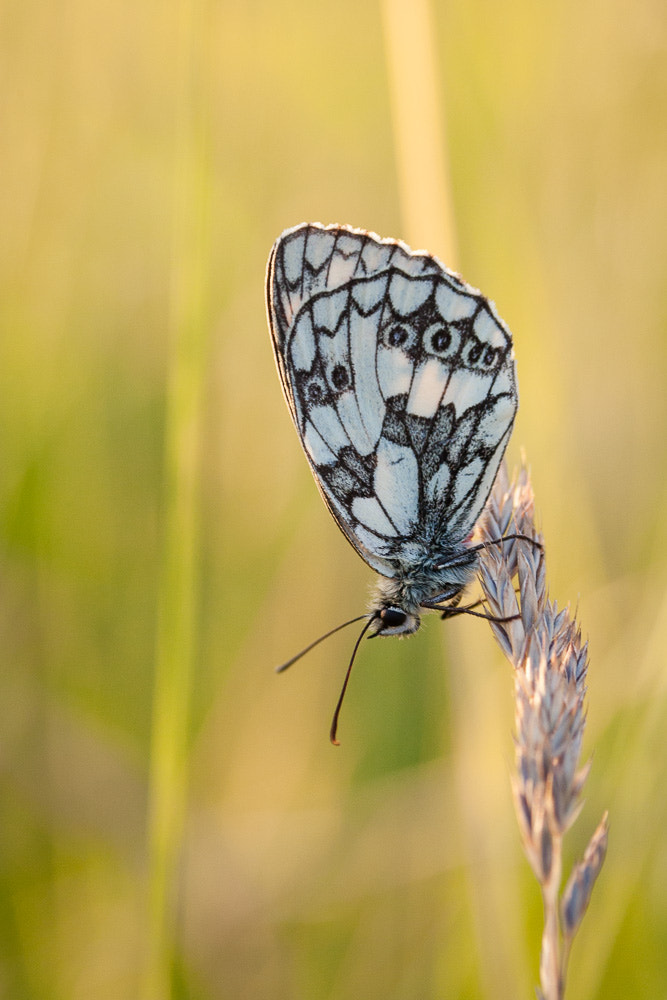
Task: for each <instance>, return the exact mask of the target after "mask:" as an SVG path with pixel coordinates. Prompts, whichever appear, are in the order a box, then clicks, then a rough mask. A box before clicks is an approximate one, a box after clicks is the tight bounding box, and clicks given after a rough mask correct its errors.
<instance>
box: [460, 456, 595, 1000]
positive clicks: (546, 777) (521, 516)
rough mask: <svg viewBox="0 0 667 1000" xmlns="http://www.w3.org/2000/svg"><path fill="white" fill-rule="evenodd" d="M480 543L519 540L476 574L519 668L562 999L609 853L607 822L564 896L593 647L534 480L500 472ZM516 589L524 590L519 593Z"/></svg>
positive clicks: (524, 774) (553, 987)
mask: <svg viewBox="0 0 667 1000" xmlns="http://www.w3.org/2000/svg"><path fill="white" fill-rule="evenodd" d="M480 530H481V537H482V541H484V542H491V541H493V540H494V539H498V538H501V537H503V536H505V535H513V534H520V535H523V536H526V538H528V539H532V540H533V542H531V541H526V540H522V539H508V540H507V541H505V542H504V543H503V544H502V545H499V544H493V545H489V546H487V547H486V548H485V549H483V550H482V552H481V553H480V560H479V577H480V582H481V585H482V589H483V591H484V594H485V597H486V601H487V608H488V611H489V614H491V615H493V616H494V617H496V618H499V619H507V618H512V620H510V621H507V620H505V621H493V622H492V623H491V628H492V629H493V631H494V634H495V636H496V639H497V640H498V642H499V644H500V646H501V648H502V650H503V652H504V653H505V655H506V656H507V658H508V660H509V661H510V663H511V664H512V665H513V667H514V690H515V725H516V736H515V747H516V773H515V775H514V777H513V781H512V787H513V793H514V800H515V805H516V811H517V817H518V821H519V827H520V831H521V838H522V841H523V846H524V850H525V852H526V855H527V857H528V861H529V862H530V865H531V867H532V869H533V871H534V873H535V875H536V877H537V879H538V882H539V883H540V887H541V889H542V897H543V901H544V915H545V916H544V932H543V936H542V950H541V956H540V984H541V993H539V991H538V995H539V996H541V997H542V998H543V1000H561V998H562V997H563V995H564V990H565V979H566V972H567V960H568V955H569V950H570V947H571V944H572V940H573V938H574V935H575V933H576V931H577V929H578V927H579V925H580V923H581V920H582V918H583V915H584V913H585V912H586V908H587V906H588V902H589V900H590V895H591V891H592V889H593V885H594V883H595V880H596V878H597V876H598V874H599V872H600V868H601V867H602V863H603V861H604V856H605V851H606V846H607V815H606V813H605V815H604V816H603V818H602V820H601V822H600V824H599V826H598V828H597V829H596V831H595V833H594V834H593V837H592V838H591V841H590V843H589V845H588V848H587V849H586V852H585V853H584V857H583V859H582V860H581V861H580V862H579V863H578V864H577V865H576V866H575V868H574V870H573V872H572V875H571V876H570V879H569V881H568V883H567V886H566V888H565V891H564V892H563V894H562V896H560V897H559V893H560V886H561V881H562V839H563V836H564V835H565V833H566V831H567V830H568V829H569V827H570V826H571V825H572V823H574V821H575V819H576V818H577V816H578V814H579V811H580V809H581V805H582V801H581V791H582V787H583V784H584V782H585V780H586V776H587V774H588V770H589V765H588V764H586V765H584V766H583V767H579V766H578V765H579V756H580V751H581V741H582V737H583V732H584V726H585V722H586V714H585V709H584V697H585V694H586V673H587V670H588V647H587V643H585V642H584V643H582V639H581V629H580V627H579V625H578V624H577V622H576V620H575V619H574V618H573V617H571V615H570V610H569V608H564V609H563V610H560V611H559V610H558V606H557V604H556V603H555V602H552V601H550V600H549V598H548V596H547V589H546V569H545V555H544V547H543V544H542V537H541V535H540V534H539V533H538V532H537V529H536V527H535V523H534V497H533V491H532V487H531V485H530V478H529V473H528V470H527V469H526V467H525V466H524V467H522V468H521V469H520V471H519V473H518V474H517V475H515V477H514V479H513V480H512V482H511V483H510V482H509V481H508V477H507V470H506V468H505V465H504V464H503V466H502V467H501V470H500V472H499V474H498V478H497V480H496V483H495V486H494V488H493V491H492V493H491V497H490V498H489V502H488V504H487V509H486V516H485V518H484V519H483V522H482V524H481V527H480ZM515 582H518V593H517V591H516V590H515Z"/></svg>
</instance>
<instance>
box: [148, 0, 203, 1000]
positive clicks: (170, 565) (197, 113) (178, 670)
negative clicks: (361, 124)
mask: <svg viewBox="0 0 667 1000" xmlns="http://www.w3.org/2000/svg"><path fill="white" fill-rule="evenodd" d="M205 7H206V4H205V0H202V2H195V3H192V2H189V3H188V2H182V3H181V4H180V8H179V24H178V29H177V30H178V40H177V46H178V57H177V61H176V67H175V80H176V88H177V94H176V128H175V187H174V217H173V243H172V262H171V303H170V306H171V309H170V312H171V317H170V327H171V329H170V334H171V342H170V359H169V373H168V386H167V415H166V427H165V500H164V537H163V558H162V570H161V580H160V595H159V613H158V623H157V642H156V663H155V686H154V697H153V728H152V743H151V761H150V790H149V816H148V852H149V880H148V904H147V905H148V920H147V928H148V942H147V955H146V975H145V988H144V996H145V997H146V1000H168V998H169V997H170V996H172V992H173V991H172V981H173V975H172V970H173V967H174V957H175V954H176V937H177V926H176V924H177V912H178V891H179V860H180V854H181V846H182V839H183V830H184V825H185V816H186V809H187V796H188V727H189V714H190V702H191V687H192V674H193V664H194V660H195V655H196V630H197V617H198V548H199V499H200V442H201V429H202V409H203V389H204V376H205V363H206V342H207V326H208V324H207V303H206V300H207V294H206V293H207V280H206V272H207V266H206V264H207V260H208V249H209V233H208V218H209V215H210V213H209V184H208V170H207V156H206V132H207V129H206V122H205V112H204V111H203V110H202V109H205V107H206V90H205V87H202V81H203V80H205V77H204V75H203V71H204V70H205V54H206V52H207V44H206V38H205V33H204V31H203V24H204V21H205Z"/></svg>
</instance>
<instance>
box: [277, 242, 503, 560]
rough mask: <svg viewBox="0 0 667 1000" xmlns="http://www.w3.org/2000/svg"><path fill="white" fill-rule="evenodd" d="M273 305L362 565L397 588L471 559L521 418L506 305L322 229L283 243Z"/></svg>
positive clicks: (300, 411) (329, 492)
mask: <svg viewBox="0 0 667 1000" xmlns="http://www.w3.org/2000/svg"><path fill="white" fill-rule="evenodd" d="M267 300H268V313H269V322H270V327H271V333H272V338H273V344H274V351H275V355H276V361H277V364H278V369H279V372H280V376H281V381H282V384H283V389H284V392H285V396H286V398H287V401H288V405H289V407H290V410H291V413H292V416H293V418H294V422H295V424H296V427H297V431H298V433H299V437H300V439H301V442H302V444H303V447H304V450H305V452H306V456H307V458H308V461H309V463H310V466H311V469H312V471H313V474H314V475H315V479H316V481H317V483H318V485H319V487H320V490H321V492H322V494H323V496H324V499H325V501H326V503H327V506H328V507H329V509H330V511H331V513H332V514H333V516H334V517H335V519H336V521H337V523H338V525H339V526H340V528H341V529H342V530H343V532H344V533H345V535H346V536H347V538H348V539H349V540H350V542H351V543H352V544H353V545H354V547H355V548H356V549H357V551H358V552H359V554H360V555H361V556H362V558H363V559H365V560H366V562H367V563H369V565H370V566H372V567H373V568H374V569H376V570H377V571H378V572H380V573H382V574H383V575H385V576H395V575H397V574H398V573H402V572H404V571H405V568H406V567H409V566H410V565H415V564H417V563H419V562H420V561H423V560H424V559H431V560H432V559H436V560H437V558H438V556H440V555H442V554H443V553H444V554H446V553H447V551H450V550H455V549H457V548H460V545H461V543H462V541H463V540H464V539H465V537H466V536H467V535H468V534H469V533H470V531H471V530H472V527H473V526H474V524H475V521H476V520H477V518H478V517H479V514H480V513H481V510H482V508H483V506H484V503H485V502H486V499H487V497H488V494H489V491H490V489H491V486H492V484H493V480H494V478H495V475H496V472H497V469H498V465H499V463H500V460H501V458H502V455H503V452H504V450H505V446H506V444H507V440H508V438H509V434H510V432H511V428H512V423H513V421H514V415H515V413H516V407H517V388H516V377H515V370H514V359H513V354H512V341H511V335H510V333H509V331H508V330H507V328H506V327H505V325H504V324H503V323H502V320H500V319H499V318H498V316H497V315H496V312H495V309H494V307H493V305H492V304H491V303H489V302H488V301H487V300H486V299H484V298H483V297H482V296H481V295H480V294H479V293H478V292H477V291H475V289H473V288H471V287H470V286H468V285H466V284H465V283H464V282H462V281H461V279H460V278H459V277H458V276H457V275H455V274H453V273H452V272H450V271H448V270H447V269H446V268H444V267H443V266H442V264H440V262H439V261H437V260H436V259H435V258H434V257H431V256H430V255H428V254H425V253H413V252H411V251H410V250H409V249H408V248H407V247H406V246H405V245H404V244H401V243H398V242H396V241H393V240H381V239H380V238H379V237H377V236H375V235H374V234H371V233H366V232H363V231H361V230H353V229H350V228H348V227H341V226H330V227H326V228H325V227H322V226H319V225H316V224H306V225H302V226H297V227H296V228H295V229H291V230H288V231H287V232H286V233H284V234H283V235H282V236H281V237H280V239H279V240H278V241H277V243H276V244H275V246H274V248H273V251H272V254H271V258H270V260H269V268H268V276H267Z"/></svg>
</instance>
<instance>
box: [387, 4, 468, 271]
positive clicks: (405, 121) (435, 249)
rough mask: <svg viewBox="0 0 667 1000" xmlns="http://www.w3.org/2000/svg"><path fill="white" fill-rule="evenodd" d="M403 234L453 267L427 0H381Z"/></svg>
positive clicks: (443, 143)
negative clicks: (382, 0)
mask: <svg viewBox="0 0 667 1000" xmlns="http://www.w3.org/2000/svg"><path fill="white" fill-rule="evenodd" d="M382 12H383V22H384V34H385V49H386V58H387V69H388V74H389V93H390V99H391V107H392V118H393V124H394V146H395V155H396V171H397V174H398V188H399V201H400V205H401V212H402V216H403V225H404V227H405V233H404V237H405V239H406V241H407V242H408V243H409V244H410V246H411V247H412V248H413V249H414V250H417V249H418V248H420V247H424V248H428V250H429V251H430V252H431V253H435V254H437V255H438V256H439V257H441V258H442V260H443V262H444V263H445V264H446V265H447V266H448V267H453V268H456V266H457V245H456V228H455V223H454V209H453V206H452V198H451V190H450V184H449V172H448V169H447V140H446V136H445V126H444V116H443V110H442V106H441V100H440V95H441V92H442V88H441V87H440V85H439V83H438V73H437V70H436V65H437V63H436V54H435V53H436V43H435V38H434V33H433V17H432V11H431V4H430V0H384V2H383V4H382Z"/></svg>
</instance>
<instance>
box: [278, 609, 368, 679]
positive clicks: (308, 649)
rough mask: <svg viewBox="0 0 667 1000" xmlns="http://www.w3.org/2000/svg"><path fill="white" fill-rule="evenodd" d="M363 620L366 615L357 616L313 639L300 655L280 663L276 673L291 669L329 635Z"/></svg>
mask: <svg viewBox="0 0 667 1000" xmlns="http://www.w3.org/2000/svg"><path fill="white" fill-rule="evenodd" d="M364 618H368V615H358V616H357V617H356V618H350V620H349V622H343V624H342V625H336V627H335V628H332V629H331V631H330V632H325V633H324V635H321V636H320V637H319V639H315V642H311V644H310V645H309V646H306V648H305V649H302V650H301V652H300V653H297V654H296V656H293V657H292V659H291V660H288V661H287V663H282V664H281V665H280V666H279V667H276V673H277V674H282V672H283V671H284V670H287V668H288V667H291V666H292V664H293V663H296V661H297V660H300V659H301V657H302V656H305V655H306V653H309V652H310V651H311V649H315V646H319V644H320V643H321V642H324V640H325V639H328V638H329V636H330V635H335V633H336V632H340V630H341V629H342V628H347V626H348V625H354V623H355V622H360V621H362V620H363V619H364ZM372 620H373V619H372V618H371V619H370V621H372ZM365 631H366V630H365V629H364V632H365ZM361 634H362V635H363V634H364V633H363V632H362V633H361Z"/></svg>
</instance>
